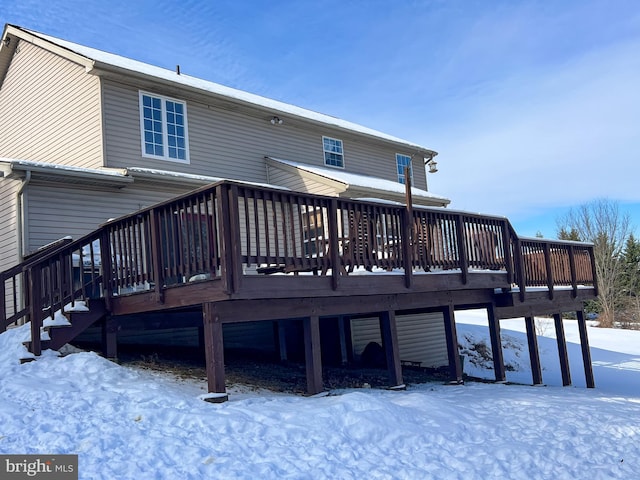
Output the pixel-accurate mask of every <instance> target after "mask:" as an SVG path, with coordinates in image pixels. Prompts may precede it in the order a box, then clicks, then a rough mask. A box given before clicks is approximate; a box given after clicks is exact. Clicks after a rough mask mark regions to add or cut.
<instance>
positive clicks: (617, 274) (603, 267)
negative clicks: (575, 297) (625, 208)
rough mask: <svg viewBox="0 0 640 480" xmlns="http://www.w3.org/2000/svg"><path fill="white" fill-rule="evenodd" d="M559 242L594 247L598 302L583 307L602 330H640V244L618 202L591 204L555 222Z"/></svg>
mask: <svg viewBox="0 0 640 480" xmlns="http://www.w3.org/2000/svg"><path fill="white" fill-rule="evenodd" d="M556 223H557V227H558V230H557V236H558V238H559V239H560V240H575V241H579V242H590V243H593V249H594V257H595V266H596V275H597V278H598V298H597V299H596V300H595V301H593V302H589V303H588V304H587V305H586V306H585V310H586V311H587V312H594V313H597V314H598V320H599V324H600V326H602V327H622V328H634V329H640V240H638V239H637V238H636V237H635V236H634V234H633V227H632V225H631V217H630V216H629V214H628V213H623V212H621V211H620V208H619V204H618V203H617V202H614V201H611V200H608V199H599V200H594V201H592V202H589V203H585V204H583V205H580V206H579V207H577V208H573V209H571V210H569V212H568V213H567V214H566V215H564V216H563V217H561V218H559V219H558V220H557V221H556Z"/></svg>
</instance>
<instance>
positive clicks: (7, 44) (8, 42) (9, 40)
mask: <svg viewBox="0 0 640 480" xmlns="http://www.w3.org/2000/svg"><path fill="white" fill-rule="evenodd" d="M10 43H11V37H4V46H5V47H8V46H9V44H10Z"/></svg>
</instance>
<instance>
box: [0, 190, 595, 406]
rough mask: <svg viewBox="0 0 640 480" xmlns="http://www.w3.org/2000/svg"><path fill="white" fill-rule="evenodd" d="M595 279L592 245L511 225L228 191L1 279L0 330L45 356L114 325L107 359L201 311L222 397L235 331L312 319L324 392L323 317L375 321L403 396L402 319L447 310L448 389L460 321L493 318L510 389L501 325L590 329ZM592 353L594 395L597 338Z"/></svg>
mask: <svg viewBox="0 0 640 480" xmlns="http://www.w3.org/2000/svg"><path fill="white" fill-rule="evenodd" d="M594 272H595V267H594V259H593V247H592V245H590V244H584V243H577V242H562V241H548V240H541V239H523V238H520V237H518V236H517V235H516V233H515V232H514V231H513V229H512V227H511V225H510V224H509V222H508V220H507V219H505V218H501V217H490V216H480V215H475V214H470V213H465V212H455V211H450V210H446V209H438V208H418V207H413V208H411V207H410V208H406V207H405V206H402V205H389V204H382V203H375V202H365V201H355V200H347V199H342V198H334V197H321V196H314V195H308V194H302V193H296V192H290V191H284V190H278V189H271V188H266V187H257V186H250V185H246V184H240V183H234V182H220V183H217V184H214V185H211V186H207V187H205V188H202V189H200V190H196V191H194V192H192V193H190V194H187V195H184V196H181V197H178V198H175V199H173V200H171V201H167V202H164V203H161V204H158V205H155V206H153V207H151V208H148V209H144V210H140V211H138V212H135V213H133V214H131V215H129V216H126V217H122V218H119V219H117V220H115V221H112V222H109V223H107V224H105V225H103V226H102V227H101V228H100V229H98V230H96V231H95V232H92V233H91V234H90V235H87V236H86V237H84V238H81V239H78V240H75V241H73V242H71V243H64V244H62V245H54V246H52V247H51V248H49V249H46V250H44V251H42V252H39V253H38V254H37V255H34V256H32V257H30V258H29V259H28V260H26V261H25V262H23V263H22V264H20V265H18V266H16V267H14V268H12V269H10V270H8V271H6V272H2V273H1V274H0V275H1V278H0V280H1V282H0V288H1V291H0V302H1V303H0V315H2V316H1V317H0V329H5V328H6V327H7V326H8V325H9V324H11V323H14V322H17V321H21V320H30V321H31V322H32V323H31V325H32V341H31V342H30V344H29V347H30V349H31V351H32V352H34V353H35V354H36V355H39V354H40V351H41V350H42V348H43V347H44V348H59V347H60V346H61V344H60V342H67V341H69V339H70V338H73V336H74V335H77V334H79V333H80V332H81V331H82V330H83V329H84V328H86V327H87V326H88V325H87V323H89V324H91V323H94V322H101V324H102V325H103V330H104V342H105V350H106V352H107V355H108V356H115V348H116V344H117V342H116V339H117V330H118V328H120V327H121V326H122V325H119V322H120V320H119V319H126V318H130V316H131V315H135V314H149V313H150V312H156V313H157V314H161V313H166V312H171V311H175V310H177V309H191V310H193V309H199V310H200V311H201V312H202V319H203V320H202V328H203V331H204V342H205V351H206V356H207V373H208V378H209V390H210V391H211V392H213V393H218V394H221V395H220V397H221V398H224V393H225V391H226V390H225V386H224V352H223V347H222V345H223V344H222V325H223V324H224V323H234V322H247V321H273V320H283V319H295V320H296V321H299V322H301V323H302V326H303V331H304V342H305V351H306V363H307V378H308V391H309V393H317V392H319V391H321V390H322V367H321V365H322V361H321V358H320V334H319V328H320V327H319V325H320V322H322V321H323V318H327V317H334V316H340V317H345V316H346V317H348V316H362V315H365V314H368V315H371V316H378V317H379V318H380V327H381V334H382V338H383V343H384V344H385V345H384V346H385V351H386V356H387V365H388V366H389V378H390V384H391V386H392V387H395V386H398V385H402V370H401V362H400V359H399V357H398V348H397V334H396V320H395V316H396V315H397V314H399V313H402V312H409V311H410V312H421V311H424V312H426V311H439V312H442V313H443V317H444V321H445V332H446V336H447V348H448V352H449V368H450V374H451V380H452V381H454V382H457V381H461V379H462V371H461V366H460V360H459V357H458V354H457V340H456V338H457V337H456V332H455V317H454V313H455V310H459V309H465V308H486V309H487V311H488V318H489V328H490V331H491V338H492V347H493V352H494V363H495V371H496V380H498V381H501V380H504V379H505V372H504V365H503V362H502V357H501V348H500V328H499V325H500V322H499V321H500V319H502V318H513V317H525V318H526V319H527V322H528V323H527V325H529V323H531V322H533V320H532V318H533V316H534V315H542V314H551V315H556V316H560V315H561V314H562V313H563V312H569V311H571V312H578V322H579V324H580V325H581V327H580V328H581V331H582V329H583V328H584V316H583V315H582V305H583V302H584V301H585V300H589V299H593V298H595V296H596V295H597V284H596V279H595V273H594ZM87 299H92V302H91V303H90V304H89V305H90V307H91V308H90V311H92V312H94V314H93V316H92V317H91V318H90V321H89V320H87V318H88V317H87V316H85V320H84V321H83V320H81V319H80V318H82V316H81V315H80V313H75V314H74V315H75V317H76V318H74V319H72V321H71V326H70V327H67V328H66V333H65V334H64V335H61V334H59V333H57V332H56V328H51V329H50V332H49V333H50V336H51V340H49V341H48V342H47V343H43V341H41V338H40V334H39V332H40V328H41V327H42V323H43V320H44V319H45V318H47V317H48V316H53V314H54V313H55V312H56V311H59V310H63V307H64V306H65V305H68V304H73V303H75V302H78V301H85V300H87ZM95 312H99V313H98V314H96V313H95ZM556 323H558V322H556ZM558 328H560V327H558ZM559 333H561V334H562V340H564V334H563V332H559ZM559 342H560V340H559ZM529 346H530V353H531V360H532V365H533V367H532V370H533V372H532V375H533V381H534V383H540V382H541V381H542V380H541V376H540V375H539V372H537V370H536V358H537V347H536V345H535V335H532V336H530V339H529ZM559 346H560V347H562V345H560V343H559ZM562 352H563V350H562V348H561V350H560V355H561V364H563V365H564V363H566V362H565V360H566V348H565V350H564V355H565V358H564V359H563V358H562V357H563V353H562ZM583 353H584V354H585V357H584V358H585V374H586V375H587V379H588V382H587V383H588V385H590V386H593V378H592V376H591V377H590V360H589V359H588V342H587V339H586V330H585V334H584V339H583ZM538 368H539V361H538ZM564 368H565V367H564V366H563V369H564ZM564 371H565V370H563V372H564ZM566 372H568V366H567V367H566ZM566 375H568V373H566Z"/></svg>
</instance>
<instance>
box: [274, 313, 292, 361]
mask: <svg viewBox="0 0 640 480" xmlns="http://www.w3.org/2000/svg"><path fill="white" fill-rule="evenodd" d="M275 322H276V325H277V326H276V328H277V331H278V335H277V337H276V338H277V344H278V351H279V352H280V361H282V362H284V361H286V360H287V359H288V358H289V357H288V354H287V331H286V327H287V323H286V320H276V321H275Z"/></svg>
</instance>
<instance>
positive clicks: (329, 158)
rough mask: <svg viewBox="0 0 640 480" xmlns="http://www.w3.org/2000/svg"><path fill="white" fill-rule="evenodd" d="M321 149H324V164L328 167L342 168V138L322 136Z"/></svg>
mask: <svg viewBox="0 0 640 480" xmlns="http://www.w3.org/2000/svg"><path fill="white" fill-rule="evenodd" d="M322 150H323V151H324V164H325V165H328V166H329V167H340V168H344V151H343V150H342V140H338V139H337V138H329V137H322Z"/></svg>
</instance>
